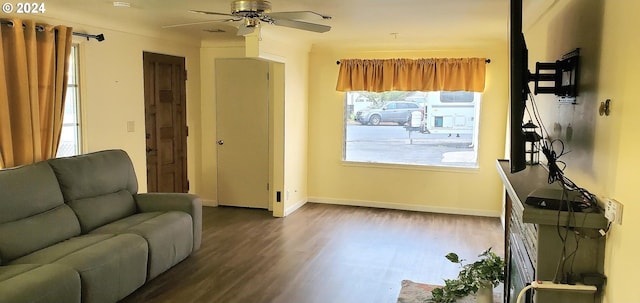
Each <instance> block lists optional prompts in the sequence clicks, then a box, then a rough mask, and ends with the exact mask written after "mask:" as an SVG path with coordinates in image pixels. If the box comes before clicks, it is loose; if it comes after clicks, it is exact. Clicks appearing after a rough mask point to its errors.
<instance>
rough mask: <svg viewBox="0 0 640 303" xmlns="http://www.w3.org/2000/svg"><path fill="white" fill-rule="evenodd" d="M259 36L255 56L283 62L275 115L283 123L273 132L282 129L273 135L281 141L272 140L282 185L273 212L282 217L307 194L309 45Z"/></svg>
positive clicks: (277, 37)
mask: <svg viewBox="0 0 640 303" xmlns="http://www.w3.org/2000/svg"><path fill="white" fill-rule="evenodd" d="M262 37H263V39H262V40H261V41H260V45H259V48H260V51H259V56H260V57H262V58H266V59H270V60H275V61H278V62H281V63H284V100H283V102H284V103H283V104H281V105H278V108H276V114H277V115H283V116H282V117H283V120H282V122H283V124H280V125H277V126H276V133H278V132H279V131H280V130H281V129H282V128H283V133H282V135H281V136H277V138H280V139H279V140H282V141H279V140H276V141H275V144H276V147H278V146H283V150H282V156H281V157H282V160H283V161H284V162H283V163H282V167H283V168H282V180H283V184H282V188H277V187H276V190H282V193H283V204H282V205H278V204H277V203H276V204H274V209H273V211H274V212H273V214H274V216H286V215H288V214H290V213H292V212H294V211H295V210H296V209H298V208H299V207H300V206H302V205H304V203H306V202H307V196H308V189H307V183H308V181H307V176H308V174H309V170H308V166H307V162H308V127H309V126H308V125H309V124H308V120H307V115H308V86H309V45H308V44H307V43H304V42H298V41H293V40H290V39H287V38H286V37H284V36H282V35H277V34H272V33H270V32H267V31H263V34H262ZM279 106H282V111H281V110H280V107H279ZM277 122H278V119H276V123H277ZM278 165H279V164H278V161H276V166H278ZM277 175H278V174H276V176H277ZM277 184H278V183H277V182H276V186H277Z"/></svg>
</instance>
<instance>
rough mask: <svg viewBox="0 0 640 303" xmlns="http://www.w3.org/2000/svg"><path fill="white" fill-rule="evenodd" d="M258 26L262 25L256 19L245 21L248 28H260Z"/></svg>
mask: <svg viewBox="0 0 640 303" xmlns="http://www.w3.org/2000/svg"><path fill="white" fill-rule="evenodd" d="M258 24H260V20H258V19H256V18H246V19H244V25H245V26H246V27H256V26H258Z"/></svg>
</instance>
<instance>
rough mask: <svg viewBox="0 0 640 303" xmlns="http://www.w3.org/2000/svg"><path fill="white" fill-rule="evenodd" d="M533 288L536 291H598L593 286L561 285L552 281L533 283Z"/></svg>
mask: <svg viewBox="0 0 640 303" xmlns="http://www.w3.org/2000/svg"><path fill="white" fill-rule="evenodd" d="M531 286H532V287H533V288H535V289H548V290H567V291H578V292H583V291H584V292H596V291H597V290H598V289H597V288H596V287H595V286H593V285H584V284H560V283H554V282H552V281H533V282H531Z"/></svg>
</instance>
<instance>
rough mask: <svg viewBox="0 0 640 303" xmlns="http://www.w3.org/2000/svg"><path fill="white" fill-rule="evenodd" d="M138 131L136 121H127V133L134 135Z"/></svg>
mask: <svg viewBox="0 0 640 303" xmlns="http://www.w3.org/2000/svg"><path fill="white" fill-rule="evenodd" d="M135 131H136V121H127V132H130V133H133V132H135Z"/></svg>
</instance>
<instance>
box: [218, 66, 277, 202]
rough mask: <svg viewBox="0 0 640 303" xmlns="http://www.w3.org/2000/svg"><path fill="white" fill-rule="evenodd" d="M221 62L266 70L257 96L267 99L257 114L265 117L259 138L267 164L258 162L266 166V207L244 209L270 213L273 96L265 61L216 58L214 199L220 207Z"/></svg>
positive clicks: (268, 70) (268, 68) (268, 69)
mask: <svg viewBox="0 0 640 303" xmlns="http://www.w3.org/2000/svg"><path fill="white" fill-rule="evenodd" d="M221 61H224V62H225V63H229V62H231V64H233V61H238V62H240V61H252V62H261V64H264V65H261V68H263V67H266V68H267V75H265V77H267V78H266V79H264V81H265V82H261V83H263V84H261V85H264V84H266V85H267V87H266V88H267V90H266V91H265V94H264V95H263V94H259V95H261V96H263V97H264V98H266V99H267V100H266V101H267V104H266V106H267V108H266V111H265V110H263V111H260V113H258V114H260V115H266V119H267V120H266V121H265V122H266V123H265V124H260V125H264V126H265V127H267V132H266V135H261V136H260V140H265V141H266V143H267V146H266V155H265V156H266V161H267V162H266V163H265V162H262V161H260V162H259V163H262V164H261V165H266V179H263V180H264V181H265V183H266V184H264V186H265V187H263V189H267V193H266V196H265V198H266V199H267V200H266V201H264V202H266V205H264V204H262V205H261V206H257V207H256V206H255V205H254V206H246V207H256V208H257V209H268V210H269V211H271V210H272V201H271V194H270V193H271V191H272V188H271V180H272V171H273V170H272V162H273V161H272V159H273V153H272V150H273V149H272V145H273V141H272V133H273V130H272V124H273V121H272V103H273V100H272V95H273V94H272V92H273V87H272V81H271V77H270V76H269V73H270V72H271V64H270V63H269V62H268V61H265V60H257V59H254V58H216V59H215V62H216V65H215V69H214V74H215V75H216V80H215V82H214V83H215V95H214V96H215V102H216V106H215V116H216V124H215V127H216V134H215V140H214V144H215V145H216V148H215V150H216V157H215V159H216V163H217V164H216V180H217V181H216V187H217V191H216V199H217V200H218V204H219V205H220V203H221V200H220V193H221V189H220V184H221V183H220V181H221V176H220V167H221V165H220V161H221V159H220V148H221V147H220V145H222V144H218V140H225V139H228V138H223V137H222V136H223V135H222V134H220V128H219V125H220V124H219V123H220V118H219V115H220V112H219V108H220V106H219V104H220V100H218V98H219V94H220V88H219V87H218V85H220V84H219V82H218V81H219V80H218V79H217V77H218V69H219V67H218V64H217V63H218V62H221ZM259 81H261V80H259ZM225 104H226V103H225ZM262 117H265V116H262ZM226 141H229V140H226ZM222 148H224V147H222ZM260 171H261V172H264V169H263V168H261V169H260ZM252 183H253V182H252ZM256 190H260V189H259V188H256ZM250 204H251V203H248V204H244V205H250ZM231 206H234V205H231ZM238 206H239V207H245V206H243V205H238ZM265 206H266V207H265ZM263 207H264V208H263Z"/></svg>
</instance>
